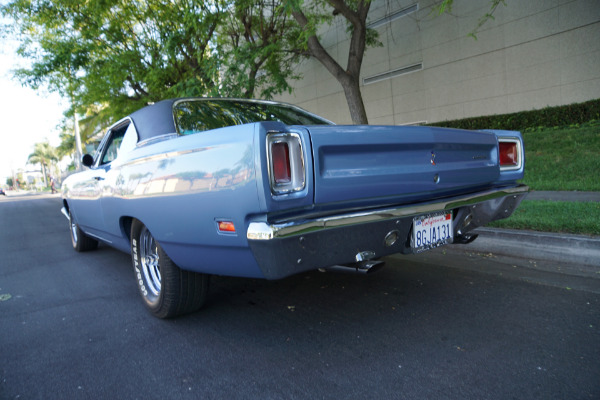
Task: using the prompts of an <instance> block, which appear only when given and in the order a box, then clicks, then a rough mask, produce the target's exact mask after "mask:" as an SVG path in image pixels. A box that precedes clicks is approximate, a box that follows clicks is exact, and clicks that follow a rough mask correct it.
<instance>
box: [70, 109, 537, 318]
mask: <svg viewBox="0 0 600 400" xmlns="http://www.w3.org/2000/svg"><path fill="white" fill-rule="evenodd" d="M83 164H84V165H85V166H86V167H88V169H87V170H86V171H83V172H80V173H77V174H74V175H71V176H70V177H68V178H67V179H66V180H65V181H64V183H63V185H62V198H63V209H62V212H63V214H64V215H65V216H66V217H67V218H68V219H69V222H70V231H71V239H72V244H73V248H74V249H75V250H76V251H80V252H82V251H87V250H92V249H94V248H96V247H97V246H98V242H102V243H106V244H108V245H110V246H113V247H115V248H117V249H120V250H122V251H125V252H128V253H131V259H132V265H133V271H134V276H135V281H136V282H137V285H138V288H139V291H140V294H141V296H142V298H143V300H144V303H145V305H146V306H147V308H148V309H149V310H150V312H151V313H152V314H154V315H155V316H157V317H159V318H168V317H174V316H177V315H180V314H184V313H188V312H192V311H195V310H197V309H199V308H200V307H201V306H202V304H203V302H204V299H205V297H206V293H207V291H208V277H209V276H210V275H212V274H215V275H226V276H239V277H252V278H266V279H280V278H284V277H286V276H289V275H292V274H297V273H300V272H303V271H309V270H314V269H347V270H351V271H358V272H371V271H373V270H375V269H377V268H378V267H380V266H381V263H380V261H379V259H380V258H381V257H383V256H386V255H389V254H394V253H403V254H413V253H419V252H422V251H425V250H428V249H431V248H434V247H437V246H442V245H446V244H460V243H467V242H470V241H472V240H474V239H475V237H476V235H473V233H472V230H473V229H474V228H476V227H479V226H483V225H485V224H487V223H489V222H490V221H494V220H497V219H501V218H506V217H508V216H509V215H511V214H512V213H513V211H514V210H515V209H516V207H517V206H518V205H519V203H520V201H521V200H522V199H523V197H524V196H525V195H526V194H527V192H528V188H527V186H524V185H521V184H519V183H518V180H519V179H522V178H523V172H524V164H525V159H524V151H523V140H522V137H521V134H520V133H519V132H513V131H465V130H456V129H443V128H435V127H416V126H338V125H334V124H332V123H331V122H329V121H327V120H326V119H323V118H321V117H319V116H316V115H314V114H311V113H309V112H307V111H304V110H302V109H300V108H298V107H295V106H292V105H289V104H282V103H276V102H269V101H257V100H239V99H206V98H180V99H170V100H164V101H161V102H158V103H156V104H153V105H149V106H147V107H144V108H142V109H141V110H138V111H136V112H134V113H133V114H131V115H129V116H127V117H125V118H123V119H122V120H120V121H118V122H117V123H115V124H114V125H112V126H111V127H110V128H109V129H108V131H107V133H106V135H105V137H104V139H103V140H102V142H101V143H100V145H99V147H98V149H97V151H96V153H95V155H93V156H92V155H85V156H84V157H83Z"/></svg>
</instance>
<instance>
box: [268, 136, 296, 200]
mask: <svg viewBox="0 0 600 400" xmlns="http://www.w3.org/2000/svg"><path fill="white" fill-rule="evenodd" d="M267 154H268V159H269V179H270V183H271V191H272V192H273V193H275V194H283V193H291V192H297V191H300V190H302V189H304V185H305V171H304V156H303V153H302V142H301V140H300V136H299V135H297V134H295V133H271V134H269V135H268V136H267Z"/></svg>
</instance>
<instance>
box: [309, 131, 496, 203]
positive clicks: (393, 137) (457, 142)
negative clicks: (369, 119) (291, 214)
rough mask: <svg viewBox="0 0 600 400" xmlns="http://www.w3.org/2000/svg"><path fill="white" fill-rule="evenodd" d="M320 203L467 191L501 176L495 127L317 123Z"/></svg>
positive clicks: (403, 198) (314, 137)
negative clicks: (480, 129) (489, 129)
mask: <svg viewBox="0 0 600 400" xmlns="http://www.w3.org/2000/svg"><path fill="white" fill-rule="evenodd" d="M309 131H310V138H311V142H312V150H313V159H314V174H315V192H314V201H315V204H316V205H324V204H329V203H338V205H339V203H340V202H357V201H358V202H359V203H361V204H360V205H365V204H364V203H368V202H369V201H375V199H376V201H377V202H378V203H381V200H382V198H387V202H389V203H399V202H402V201H411V199H415V198H419V197H422V196H425V195H426V196H427V197H428V198H429V199H431V198H436V197H443V196H448V195H453V194H457V193H463V192H464V193H467V192H470V191H475V190H478V189H480V188H482V187H486V186H489V185H490V184H492V183H493V182H495V181H497V180H498V178H499V174H500V170H499V167H498V150H497V138H496V136H495V135H494V134H493V133H489V132H476V131H466V130H457V129H445V128H434V127H414V126H410V127H407V126H312V127H310V128H309Z"/></svg>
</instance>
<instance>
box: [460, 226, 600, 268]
mask: <svg viewBox="0 0 600 400" xmlns="http://www.w3.org/2000/svg"><path fill="white" fill-rule="evenodd" d="M473 232H474V233H477V234H479V237H478V238H477V239H476V240H475V241H474V242H472V243H470V244H468V245H464V246H463V248H464V250H467V251H473V252H480V253H497V254H502V255H507V256H513V257H524V258H532V259H537V260H545V261H554V262H562V263H569V264H578V265H582V266H590V267H597V268H598V267H600V237H593V236H583V235H570V234H562V233H546V232H534V231H522V230H514V229H496V228H494V229H491V228H477V229H476V230H475V231H473Z"/></svg>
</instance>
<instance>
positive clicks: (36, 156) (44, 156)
mask: <svg viewBox="0 0 600 400" xmlns="http://www.w3.org/2000/svg"><path fill="white" fill-rule="evenodd" d="M56 161H58V154H57V152H56V149H55V148H54V147H52V146H50V143H48V142H41V143H36V144H35V145H34V147H33V153H31V154H30V155H29V157H28V158H27V162H29V163H30V164H40V165H41V166H42V174H43V175H44V186H48V178H47V171H48V168H50V166H51V165H52V163H53V162H56Z"/></svg>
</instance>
